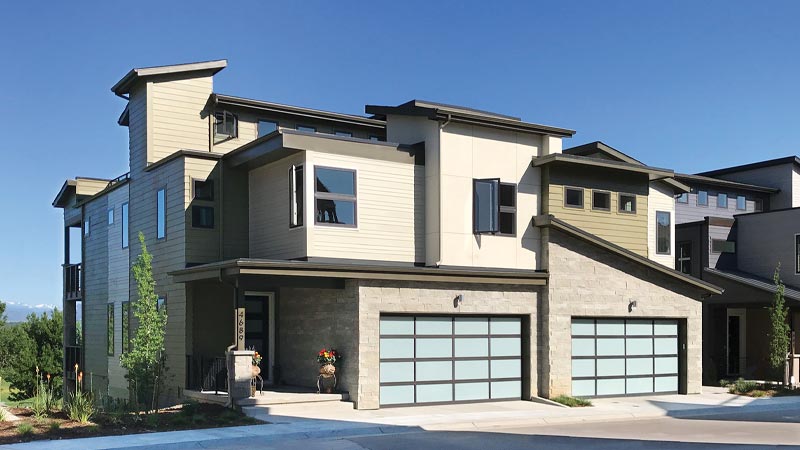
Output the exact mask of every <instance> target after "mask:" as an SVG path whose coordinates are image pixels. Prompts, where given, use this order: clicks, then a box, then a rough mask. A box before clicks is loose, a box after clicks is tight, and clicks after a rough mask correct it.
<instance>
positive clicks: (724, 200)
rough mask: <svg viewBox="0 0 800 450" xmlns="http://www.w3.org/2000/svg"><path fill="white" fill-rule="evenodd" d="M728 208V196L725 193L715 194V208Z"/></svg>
mask: <svg viewBox="0 0 800 450" xmlns="http://www.w3.org/2000/svg"><path fill="white" fill-rule="evenodd" d="M727 207H728V194H725V193H722V192H720V193H718V194H717V208H727Z"/></svg>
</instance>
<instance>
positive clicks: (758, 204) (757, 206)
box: [753, 198, 764, 212]
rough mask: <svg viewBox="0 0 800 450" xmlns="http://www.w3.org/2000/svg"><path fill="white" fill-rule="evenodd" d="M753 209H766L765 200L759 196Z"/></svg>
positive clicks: (754, 201)
mask: <svg viewBox="0 0 800 450" xmlns="http://www.w3.org/2000/svg"><path fill="white" fill-rule="evenodd" d="M753 211H755V212H761V211H764V200H762V199H760V198H757V199H754V200H753Z"/></svg>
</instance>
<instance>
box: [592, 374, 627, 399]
mask: <svg viewBox="0 0 800 450" xmlns="http://www.w3.org/2000/svg"><path fill="white" fill-rule="evenodd" d="M596 395H625V378H609V379H604V380H597V394H596Z"/></svg>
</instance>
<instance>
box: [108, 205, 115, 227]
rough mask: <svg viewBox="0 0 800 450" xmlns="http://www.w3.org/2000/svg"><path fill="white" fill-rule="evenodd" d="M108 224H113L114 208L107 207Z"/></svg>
mask: <svg viewBox="0 0 800 450" xmlns="http://www.w3.org/2000/svg"><path fill="white" fill-rule="evenodd" d="M108 224H109V225H114V208H108Z"/></svg>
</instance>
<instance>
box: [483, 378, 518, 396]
mask: <svg viewBox="0 0 800 450" xmlns="http://www.w3.org/2000/svg"><path fill="white" fill-rule="evenodd" d="M489 387H490V389H491V398H492V399H506V398H516V399H518V398H520V397H521V396H522V386H521V385H520V383H519V382H518V381H492V382H491V383H490V386H489Z"/></svg>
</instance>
